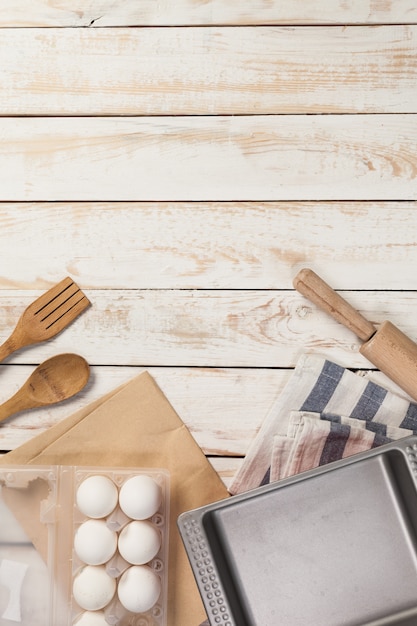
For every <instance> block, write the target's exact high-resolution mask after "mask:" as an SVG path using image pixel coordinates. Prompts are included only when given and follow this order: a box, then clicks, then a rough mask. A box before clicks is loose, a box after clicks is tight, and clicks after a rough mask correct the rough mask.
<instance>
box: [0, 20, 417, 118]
mask: <svg viewBox="0 0 417 626" xmlns="http://www.w3.org/2000/svg"><path fill="white" fill-rule="evenodd" d="M0 57H1V59H2V63H1V66H0V83H1V84H2V86H3V88H2V90H1V92H0V114H1V115H121V114H123V115H206V114H234V115H236V114H256V115H260V114H279V113H363V112H366V113H372V112H374V113H415V112H416V103H417V27H416V26H380V27H372V28H371V27H317V26H316V27H302V28H293V27H287V28H285V27H277V28H272V27H264V28H255V27H244V28H204V29H201V28H170V29H166V28H139V29H137V28H133V29H132V28H119V29H107V28H105V29H80V28H69V29H36V28H35V29H6V30H3V32H2V34H1V38H0Z"/></svg>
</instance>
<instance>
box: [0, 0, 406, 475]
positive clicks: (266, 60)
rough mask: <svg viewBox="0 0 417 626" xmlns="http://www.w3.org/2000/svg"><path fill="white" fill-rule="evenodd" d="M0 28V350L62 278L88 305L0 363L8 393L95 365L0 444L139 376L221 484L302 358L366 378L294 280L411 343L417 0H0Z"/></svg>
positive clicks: (8, 429)
mask: <svg viewBox="0 0 417 626" xmlns="http://www.w3.org/2000/svg"><path fill="white" fill-rule="evenodd" d="M378 6H379V8H378ZM0 27H1V30H0V58H1V63H0V86H1V88H0V116H1V117H0V200H1V203H0V336H1V337H3V338H4V339H6V337H7V336H8V335H9V333H10V332H11V330H12V328H13V327H14V324H15V322H16V320H17V317H18V316H19V315H20V313H21V312H22V310H23V309H24V307H25V306H26V305H27V304H29V303H30V302H31V301H32V300H33V299H34V298H35V297H36V296H37V295H39V294H40V293H41V292H43V291H45V290H46V289H47V288H49V287H50V286H51V285H52V284H54V283H55V282H58V281H59V280H60V279H62V278H63V277H64V276H66V275H70V276H71V277H72V278H73V279H74V280H75V281H76V282H77V283H78V284H79V285H80V287H81V288H82V289H83V290H84V291H85V292H86V293H87V295H88V296H89V298H90V299H91V301H92V303H93V306H92V307H91V308H90V309H89V310H88V312H87V313H85V314H84V315H83V316H82V317H81V318H80V319H79V320H77V321H76V322H75V323H74V324H73V325H72V326H71V327H70V328H69V329H67V330H65V331H64V332H63V333H62V334H61V335H59V336H58V337H57V338H56V339H54V340H52V341H50V342H48V343H47V344H45V345H39V346H35V347H32V348H27V349H25V350H22V351H20V352H19V353H18V354H15V355H14V356H12V357H10V358H9V359H8V360H7V361H5V362H4V363H3V364H2V365H1V366H0V381H1V387H0V401H3V400H6V399H7V398H8V397H9V396H10V395H11V394H12V393H14V392H15V391H16V390H17V388H18V387H19V386H20V385H21V383H22V382H23V381H24V380H25V379H26V378H27V376H28V375H29V373H30V372H31V371H32V369H33V365H34V364H37V363H39V362H41V361H42V360H44V359H45V358H47V357H49V356H52V355H53V354H56V353H58V352H65V351H71V352H73V351H75V352H78V353H80V354H82V355H83V356H84V357H85V358H86V359H87V360H88V361H89V363H90V364H91V366H92V372H93V376H92V380H91V383H89V385H88V387H87V388H86V389H85V391H83V392H82V393H81V394H80V395H79V396H77V397H76V398H74V399H73V400H71V401H68V402H66V403H64V404H63V405H61V406H55V407H52V408H50V409H49V410H34V411H31V412H27V413H24V414H21V415H19V416H16V417H14V418H11V419H9V420H7V421H6V422H5V423H3V424H2V425H1V427H0V449H2V450H3V451H7V450H11V449H13V448H15V447H16V446H18V445H20V444H21V443H23V442H24V441H26V440H28V439H29V438H31V437H33V436H34V435H36V434H37V433H38V432H40V431H42V430H44V429H46V428H48V427H49V426H50V425H52V424H54V423H56V422H58V421H59V420H61V419H63V418H64V417H66V416H67V415H69V414H71V413H72V412H73V411H75V410H76V409H77V408H79V407H81V406H84V405H86V404H88V403H90V402H91V401H92V400H94V399H96V398H98V397H100V396H101V395H102V394H104V393H105V392H107V391H110V390H112V389H113V388H115V387H116V386H118V385H119V384H120V383H122V382H124V381H126V380H129V379H130V378H132V377H133V376H134V375H135V374H137V373H138V372H139V371H141V370H142V369H148V370H149V371H150V373H151V374H152V375H153V376H154V377H155V379H156V381H157V382H158V384H159V385H160V387H161V388H162V390H163V391H164V392H165V393H166V395H167V397H168V399H169V400H170V401H171V403H172V404H173V406H174V408H175V409H176V410H177V411H178V413H179V415H180V416H181V418H182V419H183V420H184V422H185V423H186V425H187V426H188V427H189V428H190V430H191V432H192V433H193V435H194V436H195V438H196V440H197V442H198V443H199V444H200V445H201V447H202V448H203V450H204V451H205V453H206V454H207V455H208V456H209V457H210V459H211V461H212V462H213V464H214V466H215V467H216V469H217V470H218V471H219V472H220V474H221V476H222V478H223V479H224V481H225V483H226V484H228V483H229V481H230V479H231V477H232V476H233V474H234V473H235V471H236V469H237V468H238V467H239V464H240V463H241V459H242V457H243V456H244V455H245V452H246V451H247V449H248V446H249V444H250V443H251V441H252V440H253V438H254V437H255V436H256V433H257V430H258V429H259V426H260V424H261V423H262V421H263V419H264V417H265V415H266V413H267V411H268V408H269V406H270V405H271V403H272V402H273V400H274V399H275V398H277V396H278V395H279V393H280V391H281V390H282V388H283V386H284V385H285V383H286V381H287V380H288V379H289V376H290V374H291V370H292V369H293V368H294V366H295V364H296V362H297V359H298V358H299V356H300V355H301V354H302V353H303V352H305V351H312V352H317V353H320V354H324V355H326V356H327V357H329V358H331V359H334V360H336V361H338V362H339V363H341V364H342V365H345V366H348V367H351V368H368V367H370V364H369V363H368V362H366V361H365V360H364V358H363V357H361V356H360V355H359V354H358V341H357V339H356V338H355V337H354V336H353V335H352V334H351V333H350V332H349V331H347V330H345V329H344V328H342V327H341V326H340V325H338V324H336V323H335V322H333V321H332V320H330V318H328V317H327V316H326V315H325V314H323V313H321V312H319V311H318V310H317V309H316V308H315V307H314V306H313V305H310V304H309V303H308V302H307V301H306V300H304V299H303V298H302V297H301V296H300V295H299V294H298V293H296V292H295V291H294V290H293V288H292V278H293V277H294V275H295V274H296V272H297V271H298V269H299V268H301V267H303V266H310V267H312V268H313V269H315V270H316V271H317V272H318V273H319V274H321V275H322V276H323V277H324V278H325V279H326V280H327V281H328V282H329V283H330V284H331V285H332V286H333V287H335V288H336V289H338V290H345V291H346V292H345V296H346V298H347V299H349V301H350V302H351V303H352V304H353V305H354V306H356V307H357V308H358V309H359V310H360V311H361V312H362V313H363V314H364V315H365V316H367V317H368V318H369V319H370V320H371V321H373V322H375V323H379V322H380V321H382V320H384V319H387V318H388V319H390V320H391V321H392V322H393V323H394V324H396V325H397V326H398V327H400V328H401V329H402V330H403V331H405V332H406V333H407V334H409V335H410V336H411V337H412V338H414V339H417V321H416V319H417V206H416V197H417V5H416V3H415V1H414V0H395V2H394V1H393V0H392V1H388V2H380V3H377V2H372V1H371V0H368V1H366V0H357V1H356V0H350V1H348V2H346V1H342V0H334V1H332V2H331V1H330V0H329V1H326V0H309V1H308V2H305V0H286V2H281V1H280V0H272V1H271V2H262V1H260V0H258V1H256V0H255V1H254V0H242V1H241V2H231V1H230V2H220V1H218V0H207V1H206V2H194V1H193V0H175V2H174V1H172V0H161V1H159V2H155V1H154V0H140V1H139V2H138V1H137V0H123V1H121V0H120V1H119V2H114V0H101V1H100V0H91V1H89V2H87V1H86V0H85V1H82V0H71V1H70V0H60V1H59V2H53V3H52V2H48V1H47V0H2V2H1V8H0ZM169 27H171V28H169Z"/></svg>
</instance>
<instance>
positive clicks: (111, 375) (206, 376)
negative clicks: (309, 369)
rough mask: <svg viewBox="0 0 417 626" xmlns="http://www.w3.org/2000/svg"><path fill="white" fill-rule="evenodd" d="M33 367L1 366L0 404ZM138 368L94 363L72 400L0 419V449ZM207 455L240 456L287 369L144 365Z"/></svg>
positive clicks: (103, 391) (62, 416) (111, 387)
mask: <svg viewBox="0 0 417 626" xmlns="http://www.w3.org/2000/svg"><path fill="white" fill-rule="evenodd" d="M32 371H33V366H30V365H22V366H19V367H10V366H9V367H8V366H4V365H3V366H1V367H0V379H1V396H0V402H3V401H5V400H6V399H7V398H9V397H10V396H11V395H12V394H14V393H15V392H16V391H17V390H18V388H19V387H20V385H21V384H22V383H23V382H24V380H26V378H27V377H29V375H30V373H31V372H32ZM142 371H143V368H140V367H112V366H104V367H92V368H91V378H90V382H89V383H88V385H87V387H86V388H85V390H84V391H82V392H81V393H80V394H78V395H77V396H75V397H74V398H72V399H70V400H67V401H65V402H63V403H60V404H57V405H55V406H53V407H52V406H51V407H44V408H43V409H33V410H31V411H26V412H24V413H21V414H19V415H16V416H14V417H12V418H10V419H8V420H6V421H5V422H3V423H2V425H1V428H0V450H12V449H14V448H15V447H17V446H18V445H21V444H22V443H24V442H25V441H28V440H29V439H31V438H32V437H33V436H34V435H36V434H37V433H40V432H43V431H44V430H45V429H46V428H49V427H50V426H53V425H54V424H57V423H58V422H59V421H61V420H62V419H65V417H67V416H68V415H71V414H72V413H73V412H74V411H76V410H77V409H79V408H82V407H84V406H87V405H88V404H89V403H90V402H93V401H94V400H96V399H98V398H100V397H102V396H103V395H105V394H106V393H108V392H110V391H113V390H114V389H116V388H117V387H118V386H119V385H121V384H124V383H125V382H128V381H129V380H131V379H132V378H133V377H134V376H137V375H139V374H140V373H141V372H142ZM148 371H149V373H150V374H151V376H152V377H153V378H154V379H155V381H156V383H157V384H158V386H159V387H160V388H161V390H162V391H163V392H164V393H165V395H166V396H167V398H168V399H169V401H170V403H171V404H172V406H173V407H174V409H175V410H176V412H177V413H178V415H179V416H180V417H181V419H182V420H183V421H184V423H185V424H186V425H187V427H188V428H189V429H190V431H191V433H192V434H193V436H194V438H195V439H196V441H197V442H198V443H199V445H200V446H201V447H202V448H203V449H204V451H205V452H206V453H207V454H210V455H217V454H223V455H228V456H234V455H237V456H243V455H244V454H245V453H246V451H247V449H248V447H249V445H250V443H251V441H252V439H253V437H254V436H255V434H256V432H257V430H258V428H259V427H260V425H261V423H262V421H263V420H264V418H265V416H266V414H267V412H268V410H269V408H270V406H271V404H272V403H273V401H274V400H275V399H276V398H277V397H278V395H279V393H280V391H281V390H282V388H283V387H284V385H285V384H286V382H287V380H288V378H289V376H290V374H291V370H274V369H262V370H257V369H250V368H249V369H245V370H241V369H237V370H236V369H233V368H224V369H201V368H169V367H163V368H148Z"/></svg>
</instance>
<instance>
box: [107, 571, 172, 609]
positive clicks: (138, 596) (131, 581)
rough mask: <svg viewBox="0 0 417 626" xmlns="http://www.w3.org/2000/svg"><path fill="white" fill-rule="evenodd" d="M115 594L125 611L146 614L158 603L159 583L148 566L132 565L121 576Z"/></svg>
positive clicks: (157, 577)
mask: <svg viewBox="0 0 417 626" xmlns="http://www.w3.org/2000/svg"><path fill="white" fill-rule="evenodd" d="M117 593H118V596H119V600H120V602H121V603H122V605H123V606H124V607H125V609H127V610H128V611H131V612H132V613H146V611H149V609H151V608H152V607H153V606H154V605H155V604H156V603H157V601H158V598H159V596H160V594H161V581H160V580H159V576H158V575H157V574H155V572H154V571H153V570H152V569H151V568H150V567H149V566H148V565H132V567H129V569H127V570H126V571H125V572H124V573H123V574H122V576H121V578H120V581H119V585H118V589H117Z"/></svg>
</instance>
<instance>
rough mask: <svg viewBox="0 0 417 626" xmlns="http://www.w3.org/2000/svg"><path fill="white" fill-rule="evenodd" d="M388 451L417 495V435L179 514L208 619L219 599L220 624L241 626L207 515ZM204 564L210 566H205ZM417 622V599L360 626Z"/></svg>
mask: <svg viewBox="0 0 417 626" xmlns="http://www.w3.org/2000/svg"><path fill="white" fill-rule="evenodd" d="M391 451H397V452H399V453H400V454H401V455H402V457H403V459H404V460H405V463H406V465H407V467H408V469H409V474H410V477H411V479H412V481H413V484H414V488H415V489H416V493H417V435H410V436H407V437H404V438H402V439H399V440H396V441H393V442H390V443H386V444H384V445H381V446H379V447H377V448H373V449H371V450H367V451H365V452H359V453H356V454H354V455H351V456H349V457H347V458H344V459H341V460H338V461H333V462H330V463H327V464H325V465H322V466H319V467H317V468H314V469H311V470H307V471H304V472H302V473H299V474H296V475H294V476H290V477H288V478H284V479H281V480H279V481H276V482H273V483H269V484H266V485H262V486H260V487H256V488H254V489H250V490H248V491H246V492H243V493H240V494H237V495H232V496H230V497H228V498H225V499H222V500H219V501H215V502H211V503H209V504H207V505H204V506H201V507H198V508H195V509H192V510H189V511H184V512H183V513H181V514H180V515H179V516H178V518H177V526H178V529H179V533H180V536H181V538H182V541H183V543H184V546H185V549H186V552H187V556H188V558H189V561H190V565H191V568H192V571H193V574H194V577H195V580H196V583H197V586H198V589H199V592H200V595H201V598H202V600H203V603H204V606H205V608H206V610H207V613H208V615H209V619H210V614H212V610H211V609H212V607H213V606H214V604H215V601H213V598H217V603H218V601H219V600H220V601H221V603H222V607H223V615H222V618H223V619H222V621H221V623H222V624H223V625H224V626H241V622H240V621H238V620H237V619H236V618H235V617H234V615H235V611H236V606H235V607H234V608H233V609H232V605H231V603H230V601H229V594H228V593H227V591H226V589H225V586H224V585H223V583H222V577H221V576H220V574H219V571H218V567H217V563H216V560H215V558H214V557H213V553H212V551H211V546H210V540H209V537H208V533H207V532H206V529H205V525H204V524H203V520H204V518H205V517H206V516H207V515H209V514H211V513H212V512H218V511H221V510H222V509H225V508H228V507H235V506H236V505H237V504H239V503H240V502H245V501H248V500H252V499H254V498H258V497H259V496H262V495H264V494H266V493H268V492H273V491H276V490H279V489H282V488H283V487H288V486H291V485H293V484H297V483H300V482H304V481H306V480H309V479H311V478H314V477H318V476H322V475H325V474H327V473H334V472H336V471H338V470H339V469H342V468H345V467H348V466H350V465H354V464H358V463H360V462H361V461H366V460H368V459H372V458H375V457H378V456H382V455H387V454H388V453H390V452H391ZM204 564H206V565H207V564H209V565H208V566H206V567H205V565H204ZM225 620H226V621H225ZM410 620H411V621H410ZM416 623H417V596H416V606H415V607H413V608H412V609H406V610H404V611H401V612H397V613H396V614H391V615H387V616H384V617H381V618H378V619H376V620H372V621H367V622H364V623H363V624H362V626H394V625H395V626H414V625H415V624H416ZM210 624H213V625H215V624H217V622H214V621H210Z"/></svg>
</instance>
